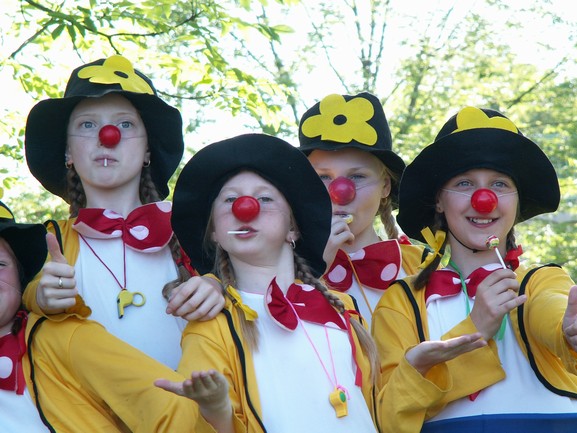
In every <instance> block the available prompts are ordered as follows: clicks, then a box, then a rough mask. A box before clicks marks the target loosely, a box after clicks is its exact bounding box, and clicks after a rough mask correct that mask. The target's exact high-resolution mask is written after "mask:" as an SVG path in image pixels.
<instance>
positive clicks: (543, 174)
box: [373, 107, 577, 433]
mask: <svg viewBox="0 0 577 433" xmlns="http://www.w3.org/2000/svg"><path fill="white" fill-rule="evenodd" d="M559 199H560V192H559V185H558V181H557V176H556V173H555V170H554V168H553V166H552V164H551V162H550V161H549V160H548V158H547V157H546V155H545V154H544V153H543V152H542V151H541V150H540V149H539V147H538V146H537V145H536V144H535V143H534V142H532V141H531V140H529V139H528V138H526V137H525V136H523V135H522V134H521V133H520V132H519V130H518V129H517V127H516V126H515V125H514V124H513V123H512V122H511V121H510V120H509V119H508V118H506V117H505V116H503V115H502V114H500V113H498V112H496V111H493V110H487V109H482V110H481V109H478V108H474V107H466V108H464V109H462V110H461V111H459V112H458V113H457V114H456V115H455V116H453V117H451V118H450V119H449V120H448V121H447V122H446V123H445V125H444V126H443V128H442V129H441V131H440V133H439V134H438V135H437V137H436V139H435V141H434V142H433V144H431V145H429V146H428V147H426V148H425V149H423V150H422V151H421V153H420V154H419V155H418V156H417V157H416V158H415V160H414V161H413V162H412V163H411V164H410V165H408V166H407V168H406V170H405V172H404V175H403V178H402V181H401V186H400V203H399V215H398V218H397V220H398V222H399V225H400V226H401V228H402V229H403V230H404V231H405V233H406V234H407V235H408V236H410V237H414V238H416V239H420V240H423V241H426V242H427V243H429V245H430V246H431V247H432V249H433V250H434V251H435V253H434V254H433V255H431V256H430V258H429V259H428V260H426V261H425V263H424V264H423V270H422V271H421V273H419V274H418V275H417V276H416V277H411V278H406V279H404V280H403V281H402V282H399V283H396V284H394V285H392V286H391V287H389V289H388V290H387V291H386V292H385V293H384V294H383V297H382V298H381V300H380V301H379V303H378V305H377V308H376V310H375V314H374V316H373V329H374V335H375V338H376V340H377V345H378V348H379V353H380V356H381V367H382V368H381V371H382V376H383V383H384V384H385V385H384V387H383V388H382V389H381V391H380V394H379V398H378V401H379V408H380V410H379V418H380V419H381V420H383V421H384V423H383V425H384V426H385V428H384V431H388V432H391V433H392V432H395V433H399V432H419V431H422V432H457V431H458V432H461V431H466V432H473V433H477V432H479V433H480V432H491V433H500V432H511V431H522V432H553V431H554V432H574V431H575V429H576V428H577V368H576V366H577V351H576V350H577V286H574V283H573V281H572V280H571V278H570V277H569V275H568V274H567V273H566V272H565V271H564V270H563V269H561V268H560V267H559V266H556V265H545V266H530V267H525V266H523V265H521V264H519V255H520V253H521V252H522V250H521V247H520V246H517V245H516V242H515V235H514V226H515V224H516V223H518V222H522V221H525V220H527V219H529V218H532V217H534V216H536V215H539V214H543V213H546V212H553V211H555V210H556V209H557V206H558V204H559ZM447 247H448V248H447ZM445 253H446V254H450V259H449V260H448V264H447V266H446V267H445V268H443V269H438V265H439V263H440V261H441V258H442V257H443V255H444V254H445Z"/></svg>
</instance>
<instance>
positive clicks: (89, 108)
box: [66, 93, 150, 199]
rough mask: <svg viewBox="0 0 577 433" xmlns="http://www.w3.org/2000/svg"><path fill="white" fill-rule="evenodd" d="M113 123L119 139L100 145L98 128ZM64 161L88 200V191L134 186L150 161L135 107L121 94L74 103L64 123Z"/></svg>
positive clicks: (136, 186)
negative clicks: (107, 145)
mask: <svg viewBox="0 0 577 433" xmlns="http://www.w3.org/2000/svg"><path fill="white" fill-rule="evenodd" d="M105 125H114V126H116V127H118V129H119V130H120V132H121V139H120V142H119V143H118V144H116V145H115V146H113V147H104V146H103V145H102V143H101V142H100V139H99V138H98V133H99V131H100V129H101V128H102V127H103V126H105ZM67 133H68V137H67V140H68V141H67V142H68V147H67V151H66V162H67V163H71V164H74V167H75V169H76V172H77V173H78V176H79V177H80V179H81V181H82V186H83V187H84V190H85V192H86V195H87V198H88V199H90V193H91V191H98V190H109V189H116V188H123V187H128V188H135V191H136V193H138V188H139V183H140V174H141V172H142V166H143V164H144V163H145V162H148V161H150V153H149V152H148V150H147V149H148V139H147V136H146V128H145V126H144V123H143V122H142V119H141V118H140V115H139V114H138V111H137V110H136V108H135V107H134V106H133V105H132V104H131V103H130V101H128V99H126V98H124V97H123V96H121V95H118V94H115V93H110V94H107V95H104V96H102V97H100V98H86V99H84V100H82V101H81V102H79V103H78V105H77V106H76V107H75V108H74V110H73V111H72V113H71V114H70V120H69V122H68V130H67Z"/></svg>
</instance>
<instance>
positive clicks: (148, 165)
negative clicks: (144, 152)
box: [142, 159, 150, 167]
mask: <svg viewBox="0 0 577 433" xmlns="http://www.w3.org/2000/svg"><path fill="white" fill-rule="evenodd" d="M142 166H143V167H150V159H149V160H148V161H144V163H143V164H142Z"/></svg>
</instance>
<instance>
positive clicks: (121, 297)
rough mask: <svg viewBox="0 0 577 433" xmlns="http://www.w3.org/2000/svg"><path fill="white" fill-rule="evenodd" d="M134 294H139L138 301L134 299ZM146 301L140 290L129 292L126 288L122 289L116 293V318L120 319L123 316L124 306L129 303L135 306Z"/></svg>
mask: <svg viewBox="0 0 577 433" xmlns="http://www.w3.org/2000/svg"><path fill="white" fill-rule="evenodd" d="M135 296H136V297H138V296H140V302H136V301H135ZM145 302H146V298H145V297H144V295H143V294H142V293H140V292H129V291H128V290H126V289H123V290H121V291H120V293H119V294H118V297H117V298H116V304H117V306H118V318H119V319H122V318H123V317H124V307H128V306H130V305H134V306H135V307H142V306H143V305H144V303H145Z"/></svg>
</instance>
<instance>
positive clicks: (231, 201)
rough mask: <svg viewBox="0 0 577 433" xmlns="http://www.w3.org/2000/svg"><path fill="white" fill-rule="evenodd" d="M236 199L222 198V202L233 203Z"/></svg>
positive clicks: (232, 197)
mask: <svg viewBox="0 0 577 433" xmlns="http://www.w3.org/2000/svg"><path fill="white" fill-rule="evenodd" d="M236 199H237V197H235V196H230V197H225V198H224V202H225V203H234V201H235V200H236Z"/></svg>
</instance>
